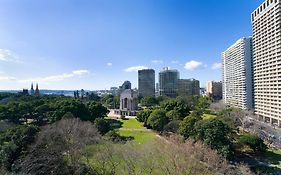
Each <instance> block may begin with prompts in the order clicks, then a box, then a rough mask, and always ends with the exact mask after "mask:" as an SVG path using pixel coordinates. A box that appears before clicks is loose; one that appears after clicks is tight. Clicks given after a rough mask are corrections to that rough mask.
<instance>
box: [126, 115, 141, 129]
mask: <svg viewBox="0 0 281 175" xmlns="http://www.w3.org/2000/svg"><path fill="white" fill-rule="evenodd" d="M121 122H122V125H121V127H122V128H127V129H141V128H144V127H143V124H142V123H140V122H139V121H137V120H136V119H135V118H130V119H127V120H121Z"/></svg>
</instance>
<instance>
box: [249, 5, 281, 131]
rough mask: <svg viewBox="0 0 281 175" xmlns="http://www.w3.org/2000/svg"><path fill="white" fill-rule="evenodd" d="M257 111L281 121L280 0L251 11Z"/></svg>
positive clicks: (270, 119) (269, 119)
mask: <svg viewBox="0 0 281 175" xmlns="http://www.w3.org/2000/svg"><path fill="white" fill-rule="evenodd" d="M252 27H253V58H254V61H253V67H254V84H255V87H254V92H255V112H256V114H257V115H258V116H259V117H260V118H261V119H263V120H265V121H266V122H270V123H271V124H278V125H279V126H280V123H281V0H266V1H264V3H262V4H261V5H260V6H259V7H258V8H257V9H256V10H255V11H254V12H253V13H252Z"/></svg>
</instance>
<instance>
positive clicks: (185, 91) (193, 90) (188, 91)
mask: <svg viewBox="0 0 281 175" xmlns="http://www.w3.org/2000/svg"><path fill="white" fill-rule="evenodd" d="M199 84H200V83H199V81H198V80H195V79H179V80H178V95H179V96H192V95H200V85H199Z"/></svg>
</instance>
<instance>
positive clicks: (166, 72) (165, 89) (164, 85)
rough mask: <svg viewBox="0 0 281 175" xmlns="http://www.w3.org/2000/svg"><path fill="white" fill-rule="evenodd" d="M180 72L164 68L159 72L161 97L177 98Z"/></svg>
mask: <svg viewBox="0 0 281 175" xmlns="http://www.w3.org/2000/svg"><path fill="white" fill-rule="evenodd" d="M179 76H180V75H179V72H178V71H177V70H174V69H169V68H164V69H163V70H162V71H161V72H159V93H160V95H161V96H168V97H172V98H174V97H176V96H177V92H178V79H179Z"/></svg>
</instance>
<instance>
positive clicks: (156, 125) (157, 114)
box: [147, 109, 168, 131]
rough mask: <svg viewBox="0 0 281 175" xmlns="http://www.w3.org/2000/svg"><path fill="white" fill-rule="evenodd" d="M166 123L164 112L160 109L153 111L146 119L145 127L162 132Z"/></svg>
mask: <svg viewBox="0 0 281 175" xmlns="http://www.w3.org/2000/svg"><path fill="white" fill-rule="evenodd" d="M167 123H168V118H167V117H166V111H165V110H162V109H155V110H153V112H152V113H151V114H150V116H149V117H148V119H147V125H148V126H150V127H151V128H152V129H154V130H157V131H162V130H163V128H164V126H165V125H166V124H167Z"/></svg>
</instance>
